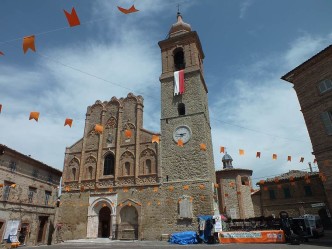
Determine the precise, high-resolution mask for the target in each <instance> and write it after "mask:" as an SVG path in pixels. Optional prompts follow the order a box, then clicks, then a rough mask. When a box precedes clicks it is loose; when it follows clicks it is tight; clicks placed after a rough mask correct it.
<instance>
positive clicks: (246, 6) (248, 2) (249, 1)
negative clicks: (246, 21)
mask: <svg viewBox="0 0 332 249" xmlns="http://www.w3.org/2000/svg"><path fill="white" fill-rule="evenodd" d="M253 3H254V0H244V1H243V2H242V3H241V4H240V18H241V19H243V18H244V17H245V15H246V13H247V11H248V9H249V7H250V6H251V5H253Z"/></svg>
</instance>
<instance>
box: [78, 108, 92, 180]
mask: <svg viewBox="0 0 332 249" xmlns="http://www.w3.org/2000/svg"><path fill="white" fill-rule="evenodd" d="M88 112H89V107H88V110H87V113H86V118H85V127H84V135H83V144H82V152H81V162H80V176H79V179H78V182H79V183H81V181H82V179H83V176H84V163H85V158H84V157H85V144H86V137H87V134H88V132H89V125H88V124H89V118H90V114H88Z"/></svg>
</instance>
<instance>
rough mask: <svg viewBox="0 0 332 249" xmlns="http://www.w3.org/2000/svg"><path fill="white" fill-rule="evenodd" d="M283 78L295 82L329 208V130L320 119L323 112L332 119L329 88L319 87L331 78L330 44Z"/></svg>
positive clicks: (331, 160)
mask: <svg viewBox="0 0 332 249" xmlns="http://www.w3.org/2000/svg"><path fill="white" fill-rule="evenodd" d="M282 79H283V80H286V81H288V82H291V83H293V84H294V89H295V91H296V94H297V97H298V99H299V102H300V105H301V111H302V113H303V116H304V120H305V122H306V125H307V129H308V132H309V136H310V139H311V143H312V146H313V155H314V156H315V157H316V159H317V162H318V167H319V171H320V172H321V173H323V174H324V175H325V176H326V181H325V182H324V189H325V191H326V196H327V204H328V206H329V209H330V210H332V133H331V134H329V133H328V131H327V127H326V125H324V122H323V119H322V115H323V113H329V116H328V117H326V119H327V120H326V122H327V123H328V122H332V89H331V88H330V89H329V90H327V91H325V92H322V91H321V90H320V88H319V85H320V83H321V82H322V81H324V80H331V79H332V46H329V47H327V48H326V49H324V50H322V51H321V52H319V53H318V54H316V55H315V56H313V57H312V58H310V59H309V60H307V61H306V62H304V63H302V64H301V65H300V66H298V67H296V68H295V69H293V70H292V71H290V72H289V73H287V74H286V75H284V76H283V77H282ZM328 120H329V121H328Z"/></svg>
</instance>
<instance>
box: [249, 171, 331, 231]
mask: <svg viewBox="0 0 332 249" xmlns="http://www.w3.org/2000/svg"><path fill="white" fill-rule="evenodd" d="M276 179H277V180H276ZM258 185H259V186H260V190H259V192H258V193H256V194H254V195H256V196H258V195H260V198H259V199H260V201H258V198H257V199H256V205H258V204H260V206H261V207H260V209H261V210H260V212H261V213H262V215H264V216H270V215H275V216H276V217H278V216H279V213H280V212H281V211H286V212H287V213H288V214H289V215H290V217H299V216H301V215H304V214H315V215H320V216H321V218H322V221H323V223H324V224H325V223H326V227H329V226H331V225H332V223H331V222H330V221H329V218H328V214H329V212H328V211H327V213H326V205H327V197H326V194H325V191H324V184H323V182H322V179H321V177H320V176H319V173H318V172H304V171H297V170H293V171H290V172H288V173H285V174H283V175H280V176H279V177H276V178H273V179H266V180H265V181H264V182H262V183H258Z"/></svg>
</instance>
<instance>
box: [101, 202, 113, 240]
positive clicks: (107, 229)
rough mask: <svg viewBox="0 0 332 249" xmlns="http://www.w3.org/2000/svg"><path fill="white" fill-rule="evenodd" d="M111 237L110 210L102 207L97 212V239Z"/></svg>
mask: <svg viewBox="0 0 332 249" xmlns="http://www.w3.org/2000/svg"><path fill="white" fill-rule="evenodd" d="M110 235H111V210H110V209H109V207H102V208H101V209H100V211H99V225H98V237H99V238H109V237H110Z"/></svg>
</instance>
